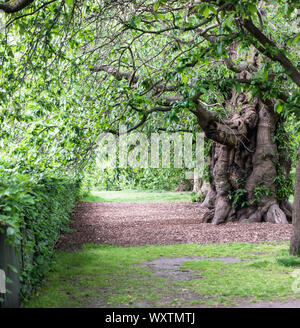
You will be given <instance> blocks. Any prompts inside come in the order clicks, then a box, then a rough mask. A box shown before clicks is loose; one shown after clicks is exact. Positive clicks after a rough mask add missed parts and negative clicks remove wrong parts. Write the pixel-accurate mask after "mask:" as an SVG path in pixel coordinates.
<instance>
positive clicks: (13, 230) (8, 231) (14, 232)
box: [6, 227, 16, 236]
mask: <svg viewBox="0 0 300 328" xmlns="http://www.w3.org/2000/svg"><path fill="white" fill-rule="evenodd" d="M6 234H7V236H13V235H15V234H16V231H15V229H13V228H11V227H9V228H8V229H7V230H6Z"/></svg>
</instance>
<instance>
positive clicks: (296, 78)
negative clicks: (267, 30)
mask: <svg viewBox="0 0 300 328" xmlns="http://www.w3.org/2000/svg"><path fill="white" fill-rule="evenodd" d="M243 26H244V27H245V28H246V29H247V30H248V31H249V32H250V33H251V35H252V36H254V38H255V39H256V40H257V41H259V43H261V44H262V45H263V47H264V48H258V50H259V51H263V52H264V54H266V56H268V57H269V58H271V59H272V60H275V61H277V62H279V63H280V64H281V65H282V66H283V68H284V69H285V70H286V73H287V74H288V75H289V76H290V78H291V79H292V80H293V82H295V83H296V84H297V85H298V87H300V72H299V71H298V70H297V68H296V67H295V66H294V65H293V64H292V63H291V61H290V60H289V59H288V58H287V57H286V56H285V55H284V53H283V52H282V50H281V49H280V48H278V46H277V45H276V44H275V42H273V41H272V40H270V39H269V38H268V37H266V36H265V35H264V34H263V33H262V32H261V31H260V30H259V29H258V28H257V27H256V26H255V25H254V24H253V22H252V20H250V19H245V20H244V21H243ZM268 46H269V47H272V48H275V49H270V50H267V47H268Z"/></svg>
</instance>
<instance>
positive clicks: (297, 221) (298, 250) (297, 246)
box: [290, 146, 300, 256]
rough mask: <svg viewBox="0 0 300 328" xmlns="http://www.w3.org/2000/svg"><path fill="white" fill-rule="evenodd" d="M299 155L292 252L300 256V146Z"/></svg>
mask: <svg viewBox="0 0 300 328" xmlns="http://www.w3.org/2000/svg"><path fill="white" fill-rule="evenodd" d="M297 155H298V156H297V168H296V185H295V198H294V211H293V232H292V237H291V244H290V254H291V255H297V256H300V146H299V149H298V154H297Z"/></svg>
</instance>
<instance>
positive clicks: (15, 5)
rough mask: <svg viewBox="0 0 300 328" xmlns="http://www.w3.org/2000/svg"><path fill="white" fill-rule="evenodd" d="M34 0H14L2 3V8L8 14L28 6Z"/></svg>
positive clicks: (0, 6)
mask: <svg viewBox="0 0 300 328" xmlns="http://www.w3.org/2000/svg"><path fill="white" fill-rule="evenodd" d="M33 1H34V0H13V1H10V2H6V3H0V9H2V10H3V11H4V12H6V13H7V14H13V13H16V12H18V11H20V10H22V9H24V8H26V7H28V6H29V5H30V4H31V3H32V2H33Z"/></svg>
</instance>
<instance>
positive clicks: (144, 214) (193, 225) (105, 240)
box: [57, 202, 291, 248]
mask: <svg viewBox="0 0 300 328" xmlns="http://www.w3.org/2000/svg"><path fill="white" fill-rule="evenodd" d="M203 213H204V210H203V209H202V208H201V207H200V206H199V204H197V203H190V202H170V203H166V202H164V203H90V202H80V203H78V204H77V206H76V210H75V213H74V215H73V219H72V224H71V228H72V229H74V232H73V233H71V234H64V235H62V236H61V238H60V240H59V242H58V244H57V247H67V248H77V247H80V246H81V245H82V244H84V243H96V244H115V245H120V246H139V245H146V244H147V245H149V244H156V245H167V244H175V243H199V244H207V243H218V242H232V241H239V242H257V241H281V240H289V238H290V233H291V225H280V224H272V223H251V224H238V223H228V224H225V225H219V226H213V225H212V224H206V223H199V222H200V221H201V217H202V215H203Z"/></svg>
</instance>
